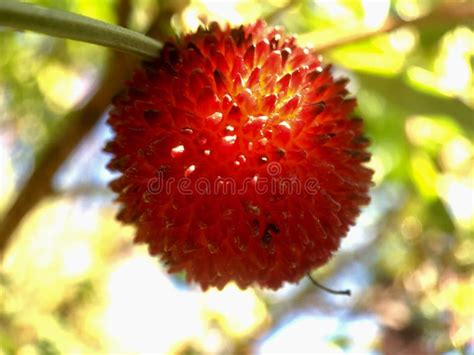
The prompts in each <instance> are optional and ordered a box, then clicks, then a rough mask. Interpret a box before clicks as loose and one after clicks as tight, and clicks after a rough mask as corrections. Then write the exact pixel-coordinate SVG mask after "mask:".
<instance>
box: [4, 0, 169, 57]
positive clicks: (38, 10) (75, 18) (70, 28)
mask: <svg viewBox="0 0 474 355" xmlns="http://www.w3.org/2000/svg"><path fill="white" fill-rule="evenodd" d="M0 25H1V26H9V27H13V28H16V29H20V30H30V31H35V32H40V33H44V34H48V35H51V36H55V37H62V38H68V39H74V40H78V41H82V42H88V43H94V44H98V45H100V46H104V47H109V48H113V49H116V50H118V51H121V52H129V53H133V54H137V55H139V56H143V57H147V58H154V57H156V56H157V54H158V52H159V50H160V48H161V47H162V44H161V43H160V42H158V41H155V40H154V39H152V38H150V37H147V36H145V35H142V34H141V33H138V32H135V31H131V30H128V29H126V28H124V27H121V26H116V25H111V24H108V23H105V22H102V21H98V20H94V19H91V18H88V17H85V16H81V15H77V14H74V13H70V12H66V11H60V10H54V9H48V8H44V7H39V6H34V5H31V4H25V3H21V2H11V1H1V2H0Z"/></svg>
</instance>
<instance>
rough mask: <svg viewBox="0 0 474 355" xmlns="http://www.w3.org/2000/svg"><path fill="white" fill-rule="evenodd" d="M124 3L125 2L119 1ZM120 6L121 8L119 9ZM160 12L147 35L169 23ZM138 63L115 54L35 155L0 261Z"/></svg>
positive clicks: (2, 238) (6, 227)
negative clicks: (88, 93)
mask: <svg viewBox="0 0 474 355" xmlns="http://www.w3.org/2000/svg"><path fill="white" fill-rule="evenodd" d="M121 1H122V2H128V1H129V0H121ZM122 6H124V7H122ZM124 8H126V4H125V5H124V4H120V5H119V8H118V21H119V22H121V23H123V24H125V23H126V22H127V18H128V15H127V16H125V14H124V13H123V12H122V11H123V9H124ZM170 19H171V16H170V15H166V16H164V15H163V14H162V13H161V12H160V14H159V15H158V16H157V17H156V19H155V20H154V22H153V24H152V25H151V28H150V30H149V31H148V33H147V35H152V36H153V35H157V29H156V28H157V25H156V23H157V22H158V21H165V20H170ZM138 64H139V61H138V59H137V58H136V57H132V56H130V55H126V54H123V53H118V52H115V53H113V56H112V57H111V59H110V61H109V65H108V66H107V69H106V72H105V74H104V76H103V79H102V81H101V83H100V84H99V85H98V87H97V89H96V91H95V93H94V94H93V96H92V97H91V98H90V99H89V101H88V102H87V103H86V104H85V105H84V106H83V107H82V108H80V109H78V110H77V111H75V112H72V113H70V114H69V115H67V117H65V118H64V122H65V127H64V128H63V130H62V131H61V134H59V135H57V136H55V137H52V138H51V139H50V141H49V142H48V143H47V145H46V147H45V148H44V149H43V150H42V153H41V154H40V155H39V158H38V160H37V161H36V165H35V167H34V168H33V171H32V173H31V175H30V177H29V178H28V180H27V181H26V182H25V184H24V186H23V187H22V189H21V191H20V192H19V194H18V196H17V198H16V200H15V201H14V203H13V205H12V206H11V207H10V209H9V210H8V211H7V213H6V214H5V216H4V218H3V220H2V222H1V223H0V259H1V258H2V256H3V255H4V254H5V249H6V248H7V246H8V244H9V242H10V240H11V237H12V235H13V233H14V232H15V230H16V228H17V227H18V226H19V224H20V222H21V221H22V219H23V218H24V217H25V216H26V215H27V214H28V213H29V212H30V211H31V210H32V209H33V208H34V207H35V206H36V205H37V204H38V203H39V202H40V201H41V200H42V199H43V198H45V197H47V196H49V195H51V194H53V193H54V191H53V190H52V188H51V181H52V179H53V177H54V175H55V174H56V172H57V171H58V169H59V168H60V167H61V166H62V164H63V163H64V161H65V160H66V159H67V158H68V157H69V155H70V154H71V153H72V152H73V151H74V149H75V148H76V146H77V145H78V144H79V143H80V142H81V140H82V139H83V138H84V137H85V136H86V135H87V134H88V133H89V132H90V131H91V129H92V128H93V127H94V126H95V124H96V123H97V121H98V120H99V119H100V117H101V116H102V115H103V113H104V112H105V110H106V109H107V107H108V106H109V104H110V102H111V99H112V97H113V96H114V95H115V94H116V93H117V92H118V91H119V90H120V89H121V88H122V86H123V83H124V82H125V81H126V80H127V79H128V78H129V76H130V75H131V73H132V70H133V69H134V68H135V67H136V66H137V65H138Z"/></svg>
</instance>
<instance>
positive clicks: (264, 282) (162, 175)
mask: <svg viewBox="0 0 474 355" xmlns="http://www.w3.org/2000/svg"><path fill="white" fill-rule="evenodd" d="M346 83H347V80H344V79H342V80H334V78H333V77H332V75H331V72H330V68H329V67H323V66H322V63H321V58H320V57H319V56H317V55H315V54H314V53H312V52H311V50H309V49H306V48H301V47H299V46H298V45H297V44H296V42H295V38H294V37H292V36H289V35H287V34H285V33H284V31H283V30H282V29H280V28H272V27H267V26H266V25H265V23H264V22H262V21H259V22H257V23H255V24H252V25H247V26H241V27H240V28H237V29H232V28H229V27H226V28H220V27H219V26H218V25H217V24H211V25H210V27H209V28H208V29H200V30H199V31H197V33H193V34H189V35H186V36H185V37H184V38H181V39H179V40H178V41H177V42H176V43H167V44H166V45H165V47H164V48H163V50H162V51H161V54H160V57H159V58H158V59H156V61H154V62H149V63H145V64H144V65H143V68H142V69H140V70H138V71H137V72H136V73H135V75H134V77H133V79H132V80H131V81H130V82H129V83H128V84H127V89H126V91H125V92H124V93H123V94H121V95H119V96H118V97H117V98H116V99H115V100H114V107H113V109H112V111H111V113H110V118H109V120H108V122H109V124H110V125H111V126H112V127H113V129H114V131H115V137H114V139H113V140H112V141H110V142H109V143H108V144H107V146H106V149H105V150H106V151H108V152H110V153H112V154H113V156H114V157H113V159H112V160H111V162H110V163H109V165H108V167H109V168H110V169H112V170H116V171H119V172H120V173H121V176H120V177H119V178H117V179H116V180H114V181H113V182H112V183H111V187H112V189H113V190H114V191H115V192H117V193H118V194H119V196H118V201H119V202H120V203H121V210H120V212H119V214H118V218H119V219H120V220H121V221H122V222H124V223H128V224H133V225H135V226H136V228H137V232H136V233H137V234H136V241H137V242H144V243H147V244H148V246H149V251H150V253H151V254H153V255H159V256H160V257H161V259H162V260H163V261H164V263H165V264H166V265H167V267H168V270H169V271H170V272H179V271H186V275H187V279H188V281H189V282H191V281H196V282H198V283H199V284H200V285H201V287H202V288H203V289H207V288H208V287H209V286H216V287H218V288H222V287H224V286H225V284H227V283H228V282H230V281H235V282H236V283H237V284H238V285H239V286H240V287H241V288H245V287H248V286H249V285H251V284H253V283H255V284H258V285H260V286H262V287H268V288H272V289H277V288H279V287H280V286H281V285H282V283H283V282H285V281H288V282H296V281H298V280H299V279H300V278H301V277H302V276H303V275H305V274H306V273H307V272H308V271H310V270H311V269H313V268H316V267H318V266H321V265H323V264H324V263H326V262H327V261H328V260H329V258H330V257H331V255H332V253H333V252H334V251H336V250H337V248H338V247H339V243H340V240H341V238H342V237H343V236H344V235H345V234H346V233H347V231H348V228H349V226H350V225H351V224H353V223H354V221H355V218H356V217H357V215H358V214H359V210H360V207H361V206H362V205H364V204H366V203H368V201H369V197H368V189H369V186H370V184H371V176H372V172H371V170H369V169H367V168H366V167H364V166H363V162H365V161H367V160H368V159H369V158H370V155H369V153H368V152H367V151H366V147H367V145H368V141H367V139H365V138H364V136H363V127H362V121H361V120H360V119H351V118H350V114H351V112H352V110H353V108H354V106H355V104H356V102H355V100H354V99H351V98H347V94H348V92H347V90H346V89H345V85H346Z"/></svg>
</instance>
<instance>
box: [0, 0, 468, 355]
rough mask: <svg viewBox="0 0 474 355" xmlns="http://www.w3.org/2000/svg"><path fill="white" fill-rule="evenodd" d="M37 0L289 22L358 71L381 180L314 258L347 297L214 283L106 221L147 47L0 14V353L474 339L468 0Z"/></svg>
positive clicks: (115, 19)
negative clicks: (19, 23)
mask: <svg viewBox="0 0 474 355" xmlns="http://www.w3.org/2000/svg"><path fill="white" fill-rule="evenodd" d="M34 3H36V4H41V5H44V6H48V7H51V8H58V9H63V10H67V11H72V12H76V13H80V14H82V15H86V16H90V17H93V18H97V19H100V20H103V21H107V22H111V23H119V24H121V25H124V26H127V27H129V28H131V29H134V30H137V31H140V32H148V34H149V35H151V36H154V37H155V38H159V39H161V40H162V39H166V38H168V37H169V36H172V35H173V34H174V33H182V32H188V31H192V30H194V29H196V28H197V26H198V25H199V24H200V23H201V21H205V20H206V19H207V20H217V21H219V22H222V23H224V22H226V21H227V22H230V23H233V24H240V23H242V22H250V21H253V20H256V19H258V18H266V19H267V21H268V22H269V23H271V24H274V25H284V26H285V27H286V28H287V31H288V32H292V33H296V34H298V37H299V43H300V44H304V45H308V46H312V47H315V48H318V49H319V50H320V51H321V52H322V53H323V54H324V58H325V61H326V62H327V63H329V62H331V63H334V64H335V71H334V72H335V75H336V76H341V75H343V76H348V77H350V78H351V84H350V90H351V92H353V93H354V94H355V95H357V98H358V103H359V105H358V108H357V115H358V116H360V117H363V118H364V119H365V122H366V128H367V133H368V136H369V137H370V138H371V140H372V146H371V151H372V153H373V158H372V160H371V162H370V163H369V165H370V166H371V167H372V168H373V169H374V170H375V177H374V180H375V187H374V188H373V189H372V191H371V194H372V203H371V205H370V206H368V207H367V208H365V209H364V211H363V213H362V215H361V216H360V218H359V219H358V224H357V225H356V226H355V227H353V228H352V230H351V231H350V233H349V235H348V236H347V238H345V239H344V242H343V245H342V248H341V249H340V251H339V252H338V253H337V254H336V256H335V257H334V258H333V259H332V261H331V262H330V263H329V264H327V265H326V266H325V267H323V268H321V269H320V270H317V271H315V272H314V275H315V276H316V277H317V278H318V279H319V280H320V281H321V282H323V283H325V284H327V285H330V286H331V287H333V288H339V289H346V288H350V289H351V290H352V293H353V295H352V297H344V296H332V295H329V294H326V293H324V292H322V291H321V290H319V289H317V288H315V287H314V286H313V285H312V284H311V283H310V282H309V281H308V280H307V279H302V280H301V281H300V282H299V284H296V285H286V286H285V287H283V288H282V289H280V290H278V291H276V292H273V291H272V292H270V291H266V290H261V289H258V288H253V289H247V290H245V291H241V290H239V289H238V288H237V287H236V286H235V285H232V284H230V285H228V286H227V287H226V288H225V289H224V290H223V291H217V290H213V289H211V290H210V291H208V292H206V293H203V292H202V291H201V290H200V289H199V288H198V287H196V286H194V285H187V284H185V283H184V282H183V279H182V277H180V276H179V275H178V276H169V275H167V274H166V272H165V271H164V269H163V267H162V265H160V263H159V262H158V260H157V259H156V258H151V257H149V256H148V254H147V252H146V249H145V247H142V246H134V245H133V244H132V239H133V233H134V231H133V229H131V228H126V227H123V226H121V225H120V224H119V223H118V222H116V221H115V220H114V215H115V213H116V211H117V206H116V205H115V204H113V203H112V201H113V199H114V195H113V194H112V193H111V192H110V191H109V190H108V189H107V187H106V185H107V182H108V181H110V180H111V179H112V178H113V175H112V174H111V173H110V172H108V171H107V170H106V169H105V167H104V166H105V164H106V163H107V161H108V157H107V156H106V155H105V154H104V153H102V151H101V149H102V147H103V146H104V143H105V141H106V140H107V139H108V138H109V137H110V136H111V132H110V129H109V128H108V127H107V126H106V125H105V124H104V121H105V118H106V111H107V108H108V106H107V104H108V102H109V100H110V98H111V97H112V96H113V95H114V94H115V93H116V92H117V91H118V90H119V89H120V85H121V83H122V82H123V80H125V79H126V78H127V77H129V75H130V72H131V70H132V69H133V67H134V65H136V62H137V59H136V58H132V57H130V56H127V55H122V54H116V53H112V52H111V51H109V50H107V49H105V48H102V47H98V46H94V45H89V44H84V43H79V42H74V41H65V40H60V39H55V38H51V37H47V36H43V35H38V34H34V33H30V32H25V33H21V32H13V31H11V30H9V29H7V28H1V27H0V53H1V55H0V186H1V187H0V233H1V234H0V249H2V252H3V253H4V256H3V260H2V261H1V264H0V265H1V266H0V354H2V355H3V354H22V355H24V354H45V355H46V354H60V353H87V354H93V353H130V354H137V353H173V354H199V353H215V354H230V353H236V354H241V353H242V354H245V353H249V354H254V353H257V354H258V353H262V354H263V353H387V354H432V353H450V354H467V353H471V354H472V353H473V352H474V340H473V339H474V337H473V326H474V283H473V281H474V276H473V264H474V252H473V251H474V236H473V231H474V168H473V167H474V145H473V140H472V139H473V135H474V112H473V108H474V90H473V88H474V86H473V81H474V76H473V65H474V31H473V30H474V23H473V21H474V20H473V14H474V9H473V7H474V5H473V3H472V2H463V1H456V0H446V1H442V0H292V1H287V0H269V1H259V2H254V1H249V0H231V1H220V2H217V1H209V0H191V1H187V0H179V1H173V0H138V1H131V0H117V1H112V0H107V1H92V0H41V1H39V0H38V1H34ZM2 219H3V222H1V221H2ZM7 242H8V243H7Z"/></svg>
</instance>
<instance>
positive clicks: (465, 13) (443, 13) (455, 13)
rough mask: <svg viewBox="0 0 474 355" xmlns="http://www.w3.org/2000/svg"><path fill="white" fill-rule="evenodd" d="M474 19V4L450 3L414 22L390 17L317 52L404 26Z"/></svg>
mask: <svg viewBox="0 0 474 355" xmlns="http://www.w3.org/2000/svg"><path fill="white" fill-rule="evenodd" d="M472 19H474V4H473V3H472V2H455V1H454V2H448V3H446V4H443V5H440V6H438V7H436V8H435V9H433V10H432V11H431V12H429V13H428V14H426V15H423V16H420V17H417V18H415V19H413V20H407V21H406V20H403V19H401V18H394V17H390V18H388V20H387V21H386V22H385V24H384V25H383V26H382V27H380V28H378V29H375V30H370V31H366V32H360V33H354V34H350V35H347V36H344V37H341V38H338V39H335V40H333V41H331V42H327V43H323V44H319V45H316V46H315V50H316V52H319V53H322V52H327V51H330V50H332V49H335V48H339V47H343V46H345V45H348V44H352V43H356V42H359V41H362V40H365V39H369V38H372V37H375V36H378V35H380V34H384V33H389V32H392V31H395V30H397V29H399V28H401V27H404V26H416V27H418V26H425V25H430V24H433V23H437V22H444V23H446V22H448V23H449V22H452V23H457V22H461V21H465V20H472ZM312 34H317V32H311V33H305V34H301V35H300V37H307V38H309V37H310V36H311V35H312Z"/></svg>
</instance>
